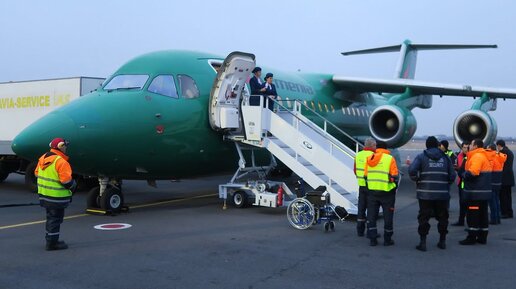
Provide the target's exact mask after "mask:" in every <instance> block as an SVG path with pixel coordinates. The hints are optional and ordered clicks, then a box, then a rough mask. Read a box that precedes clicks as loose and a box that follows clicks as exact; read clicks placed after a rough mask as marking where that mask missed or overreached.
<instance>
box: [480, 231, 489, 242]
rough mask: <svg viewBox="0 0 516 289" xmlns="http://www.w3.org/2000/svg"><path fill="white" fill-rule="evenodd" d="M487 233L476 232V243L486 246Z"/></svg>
mask: <svg viewBox="0 0 516 289" xmlns="http://www.w3.org/2000/svg"><path fill="white" fill-rule="evenodd" d="M487 233H488V232H487V231H480V232H478V236H477V243H479V244H482V245H485V244H487Z"/></svg>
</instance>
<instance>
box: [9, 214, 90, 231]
mask: <svg viewBox="0 0 516 289" xmlns="http://www.w3.org/2000/svg"><path fill="white" fill-rule="evenodd" d="M86 216H90V215H88V214H79V215H72V216H68V217H64V219H65V220H68V219H73V218H79V217H86ZM45 222H46V220H42V221H34V222H28V223H21V224H15V225H8V226H3V227H0V230H4V229H11V228H17V227H23V226H30V225H36V224H43V223H45Z"/></svg>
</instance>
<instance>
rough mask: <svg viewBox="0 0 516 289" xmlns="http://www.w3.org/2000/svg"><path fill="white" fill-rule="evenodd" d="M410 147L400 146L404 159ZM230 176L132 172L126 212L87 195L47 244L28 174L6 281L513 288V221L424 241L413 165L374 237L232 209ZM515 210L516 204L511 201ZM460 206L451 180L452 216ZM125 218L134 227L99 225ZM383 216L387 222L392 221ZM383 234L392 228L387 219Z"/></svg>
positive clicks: (0, 239)
mask: <svg viewBox="0 0 516 289" xmlns="http://www.w3.org/2000/svg"><path fill="white" fill-rule="evenodd" d="M405 158H406V152H404V153H402V159H403V160H404V159H405ZM230 177H231V176H229V175H225V176H217V177H207V178H202V179H193V180H181V181H176V182H171V181H158V182H157V184H158V188H152V187H148V186H147V184H146V183H145V182H142V181H125V182H124V184H123V190H124V193H125V200H126V203H127V204H128V205H129V206H130V207H131V208H130V210H129V212H128V213H123V214H120V215H117V216H98V215H90V214H85V204H86V200H85V199H86V193H84V192H79V193H77V194H76V195H75V196H74V199H73V203H72V204H71V205H70V207H69V208H68V209H67V210H66V218H67V219H66V220H65V221H64V223H63V225H62V227H61V239H63V240H65V241H66V242H67V243H68V244H69V246H70V247H69V249H68V250H63V251H52V252H48V251H45V250H44V245H45V242H44V235H45V225H44V220H45V213H44V209H42V208H41V207H39V205H38V201H37V196H36V195H34V194H32V193H29V192H28V191H27V190H26V189H25V187H24V184H23V176H19V175H11V176H9V178H7V180H6V181H5V182H4V183H2V184H0V216H1V217H0V252H1V253H0V254H1V257H0V288H2V289H10V288H38V289H44V288H56V289H59V288H67V289H68V288H138V289H140V288H141V289H144V288H381V289H387V288H439V289H442V288H468V289H474V288H513V286H514V264H515V263H514V260H516V250H515V249H516V221H515V219H503V220H502V224H501V225H496V226H490V233H489V237H488V243H487V245H473V246H461V245H459V244H458V241H460V240H462V239H464V238H465V236H466V232H464V228H463V227H452V226H450V227H449V235H448V242H447V245H448V247H447V249H446V250H441V249H439V248H437V246H436V244H437V241H438V233H437V226H436V221H435V220H432V222H431V225H432V227H431V229H430V235H429V237H428V238H429V239H428V251H427V252H420V251H417V250H416V249H415V246H416V245H417V244H418V241H419V237H418V234H417V219H416V216H417V212H418V204H417V199H416V197H415V190H414V189H415V185H414V184H413V183H412V182H411V181H410V180H409V179H408V177H407V176H406V175H405V176H404V177H403V179H402V183H401V185H400V189H399V191H398V194H397V200H396V212H395V220H394V236H393V239H394V240H395V245H394V246H390V247H384V246H382V243H383V240H382V239H380V243H379V245H378V246H376V247H370V246H369V242H368V240H367V239H365V238H364V237H357V236H356V230H355V226H356V223H355V222H354V221H352V220H350V221H345V222H342V223H337V224H336V231H335V232H324V229H323V226H322V225H314V226H312V227H311V228H309V229H307V230H297V229H295V228H293V227H292V226H290V224H289V223H288V221H287V218H286V209H285V208H277V209H272V208H258V207H252V208H244V209H237V208H233V207H231V206H228V208H227V209H226V210H224V209H223V202H222V200H219V199H218V195H217V185H218V184H221V183H225V182H227V181H228V180H229V179H230ZM513 208H516V206H515V204H513ZM457 216H458V200H457V189H456V186H452V200H451V202H450V223H452V222H455V221H456V220H457ZM105 223H127V224H130V225H132V226H131V227H130V228H128V229H124V230H113V231H105V230H104V231H103V230H97V229H94V226H96V225H99V224H105ZM382 224H383V221H380V222H379V228H382V227H383V225H382ZM380 233H382V234H383V232H382V230H381V229H380Z"/></svg>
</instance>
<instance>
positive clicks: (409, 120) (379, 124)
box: [369, 105, 417, 147]
mask: <svg viewBox="0 0 516 289" xmlns="http://www.w3.org/2000/svg"><path fill="white" fill-rule="evenodd" d="M416 128H417V122H416V118H415V117H414V115H413V114H412V112H410V110H408V109H406V108H403V107H399V106H395V105H382V106H379V107H377V108H376V109H375V110H374V111H373V113H371V117H369V130H370V131H371V135H372V136H373V137H374V138H375V139H377V140H381V141H384V142H386V143H387V146H388V147H399V146H402V145H404V144H405V143H406V142H408V141H409V140H410V139H411V138H412V137H413V136H414V133H416Z"/></svg>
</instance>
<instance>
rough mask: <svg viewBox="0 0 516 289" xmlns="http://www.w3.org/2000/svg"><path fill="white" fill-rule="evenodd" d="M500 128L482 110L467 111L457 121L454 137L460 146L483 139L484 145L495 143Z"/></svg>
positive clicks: (454, 126) (454, 127)
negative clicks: (466, 142)
mask: <svg viewBox="0 0 516 289" xmlns="http://www.w3.org/2000/svg"><path fill="white" fill-rule="evenodd" d="M497 132H498V128H497V126H496V122H495V120H494V119H493V118H492V117H491V116H490V115H489V114H488V113H487V112H484V111H482V110H466V111H465V112H463V113H461V114H460V115H459V116H457V118H456V119H455V122H454V124H453V137H454V138H455V142H456V143H457V145H458V146H460V145H461V144H462V142H464V141H472V140H474V139H478V138H479V139H481V140H482V141H483V142H484V144H490V143H493V142H494V141H495V139H496V134H497Z"/></svg>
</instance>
